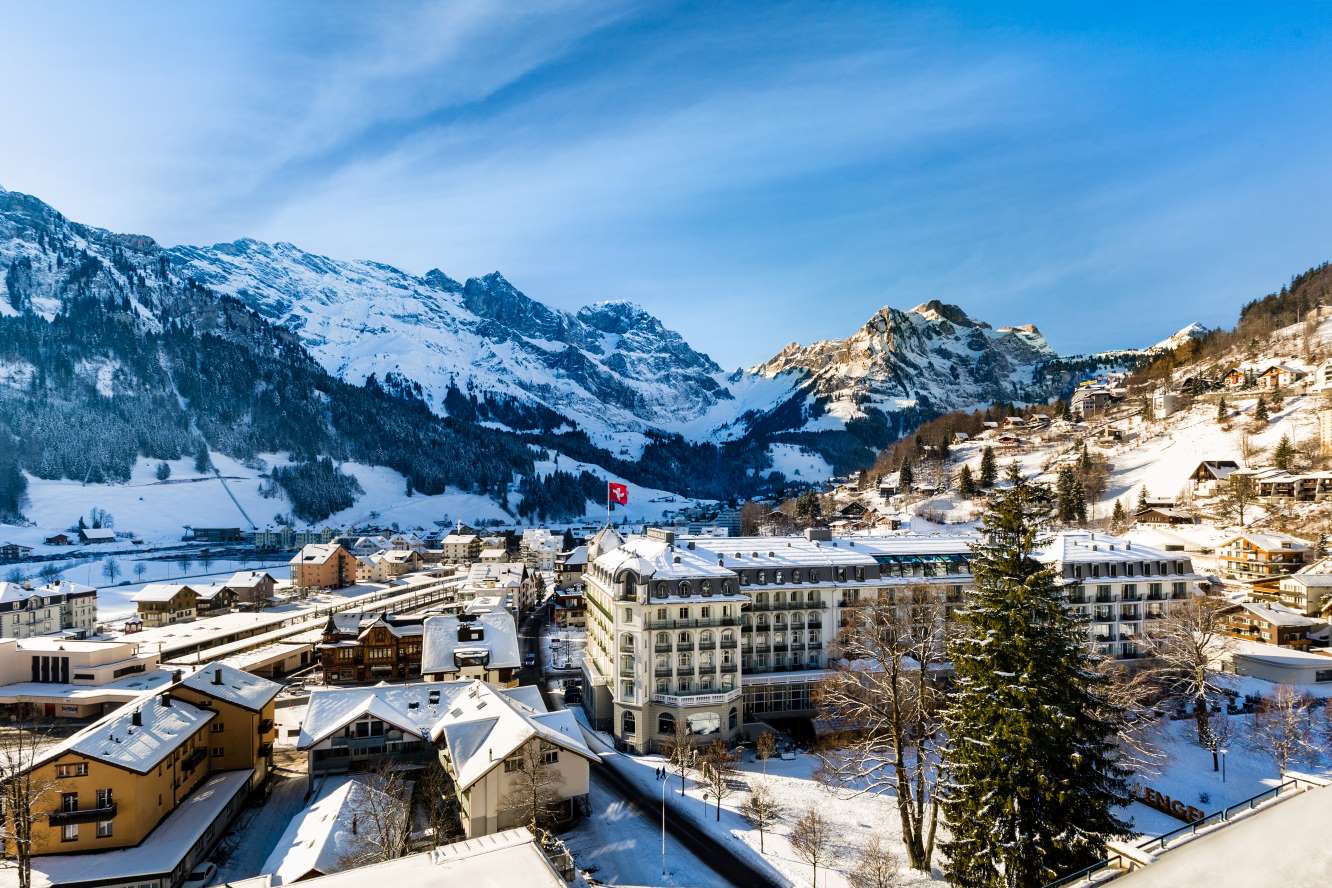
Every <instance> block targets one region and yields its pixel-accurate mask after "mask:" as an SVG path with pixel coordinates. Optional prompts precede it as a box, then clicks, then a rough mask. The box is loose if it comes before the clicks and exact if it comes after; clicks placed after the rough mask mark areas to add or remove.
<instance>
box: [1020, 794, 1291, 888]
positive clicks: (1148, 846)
mask: <svg viewBox="0 0 1332 888" xmlns="http://www.w3.org/2000/svg"><path fill="white" fill-rule="evenodd" d="M1299 785H1300V781H1298V780H1287V781H1286V782H1285V783H1282V784H1281V785H1280V786H1276V787H1273V788H1272V789H1269V790H1267V791H1266V792H1260V793H1258V795H1256V796H1253V797H1251V798H1247V799H1245V800H1244V801H1242V802H1236V803H1235V804H1233V805H1231V806H1230V807H1228V808H1222V809H1221V810H1220V811H1216V812H1214V813H1212V814H1208V815H1207V816H1206V817H1204V818H1202V819H1201V820H1195V821H1193V822H1192V823H1188V824H1185V825H1184V826H1181V827H1179V828H1178V829H1172V830H1171V831H1170V832H1168V833H1163V834H1161V835H1159V836H1153V837H1152V838H1150V839H1147V840H1146V841H1143V842H1139V843H1138V845H1137V847H1138V848H1140V849H1142V850H1144V851H1151V850H1153V849H1154V850H1155V851H1156V852H1160V851H1164V850H1165V848H1166V845H1167V844H1169V843H1170V841H1171V840H1172V839H1176V838H1179V837H1180V836H1182V835H1185V834H1186V833H1187V834H1188V835H1190V836H1192V835H1196V834H1197V832H1198V830H1199V829H1201V828H1203V827H1206V826H1210V825H1212V824H1214V823H1224V822H1228V821H1229V820H1230V819H1231V816H1232V815H1233V814H1234V813H1235V812H1243V811H1252V810H1253V809H1254V808H1256V807H1257V806H1258V805H1260V804H1262V803H1263V802H1265V801H1268V800H1269V799H1274V798H1276V797H1278V796H1279V795H1281V793H1282V792H1284V791H1286V790H1289V789H1294V790H1298V789H1299ZM1124 863H1125V860H1124V857H1123V855H1121V854H1111V855H1108V856H1107V857H1105V858H1104V859H1102V860H1098V861H1097V862H1096V863H1093V864H1092V865H1091V866H1087V867H1083V868H1082V869H1080V870H1078V871H1077V872H1073V873H1069V874H1068V875H1066V876H1060V877H1059V878H1058V879H1056V880H1054V881H1053V882H1049V883H1047V884H1046V885H1045V886H1044V888H1060V886H1062V885H1071V884H1073V883H1074V882H1078V881H1081V880H1083V879H1086V880H1087V881H1088V882H1090V881H1091V877H1092V876H1093V875H1095V874H1096V873H1098V872H1100V871H1101V870H1104V869H1108V868H1109V867H1122V866H1123V865H1124ZM1135 865H1137V864H1136V862H1135V861H1129V866H1130V868H1131V867H1133V866H1135Z"/></svg>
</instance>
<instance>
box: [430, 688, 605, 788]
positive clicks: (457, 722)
mask: <svg viewBox="0 0 1332 888" xmlns="http://www.w3.org/2000/svg"><path fill="white" fill-rule="evenodd" d="M471 685H472V686H471V687H470V688H468V689H467V691H466V692H464V693H463V694H461V695H460V696H458V697H455V698H454V706H453V708H451V709H450V710H449V712H448V715H447V717H446V718H444V719H443V720H441V721H440V722H439V723H438V724H436V725H435V726H434V728H433V730H432V731H431V737H432V738H433V739H435V740H436V741H438V740H440V739H441V738H442V739H443V740H444V745H445V747H446V748H447V750H448V754H449V759H450V761H451V762H452V764H453V773H454V782H455V783H456V784H457V785H458V787H459V788H460V789H467V788H468V787H470V786H471V785H472V784H474V783H476V781H478V780H480V779H481V778H482V777H484V776H485V775H486V774H487V773H489V772H490V770H491V769H492V768H494V767H496V766H498V765H499V764H500V763H501V762H502V761H504V759H506V758H508V757H509V756H510V755H512V754H513V753H514V752H515V751H517V750H518V749H519V748H520V747H521V746H523V745H524V744H525V743H527V741H528V740H531V739H532V738H533V737H538V736H539V737H541V738H542V739H543V740H545V741H546V742H548V743H552V744H554V745H556V746H560V747H562V748H564V749H568V750H570V751H571V752H575V753H577V754H578V755H581V756H583V757H584V758H587V759H589V760H595V759H596V756H595V755H594V754H593V752H592V751H591V750H590V749H588V748H587V744H586V743H584V742H583V735H582V731H581V730H580V729H579V727H578V721H577V719H575V718H574V715H573V713H572V712H570V711H568V710H567V709H561V710H558V711H556V712H547V711H546V710H545V707H544V706H543V707H541V708H539V709H538V708H536V707H535V706H532V705H530V704H531V702H534V701H531V700H530V697H529V700H528V702H523V701H521V700H518V699H516V698H514V697H513V696H512V695H509V694H506V693H503V692H501V691H498V690H496V689H494V688H492V687H490V686H489V685H487V684H485V683H484V682H479V681H476V682H472V683H471Z"/></svg>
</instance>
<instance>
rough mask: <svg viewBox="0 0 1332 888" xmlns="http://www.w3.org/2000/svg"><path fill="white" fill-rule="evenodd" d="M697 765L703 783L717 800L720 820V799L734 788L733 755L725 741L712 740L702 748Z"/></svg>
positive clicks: (733, 790)
mask: <svg viewBox="0 0 1332 888" xmlns="http://www.w3.org/2000/svg"><path fill="white" fill-rule="evenodd" d="M699 765H700V771H701V773H702V775H703V782H704V785H706V786H707V787H708V791H709V792H711V793H712V796H713V798H715V799H716V800H717V820H718V821H719V822H720V821H721V803H722V800H723V799H724V798H726V796H728V795H730V794H731V793H733V792H735V790H736V768H735V756H734V755H733V754H732V753H731V751H730V750H729V749H727V748H726V744H725V743H722V742H721V741H720V740H714V741H713V742H712V743H710V744H709V745H708V747H707V748H706V749H704V750H703V754H702V755H701V756H700V762H699Z"/></svg>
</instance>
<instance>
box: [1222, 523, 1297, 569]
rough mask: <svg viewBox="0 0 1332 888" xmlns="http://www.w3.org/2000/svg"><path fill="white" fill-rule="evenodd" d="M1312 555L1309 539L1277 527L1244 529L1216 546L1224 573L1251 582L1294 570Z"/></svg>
mask: <svg viewBox="0 0 1332 888" xmlns="http://www.w3.org/2000/svg"><path fill="white" fill-rule="evenodd" d="M1312 557H1313V547H1312V546H1310V545H1309V543H1307V542H1306V541H1304V540H1302V539H1300V538H1299V537H1293V536H1291V535H1290V534H1286V533H1277V532H1275V531H1270V532H1259V531H1245V532H1243V533H1240V534H1236V535H1235V536H1233V537H1231V538H1230V539H1228V540H1226V541H1225V542H1224V543H1222V544H1221V545H1220V546H1218V547H1217V563H1218V566H1219V569H1220V572H1221V575H1222V576H1225V577H1230V578H1232V579H1237V580H1248V581H1250V582H1252V581H1258V580H1266V579H1271V578H1274V577H1282V576H1285V575H1287V574H1292V573H1295V572H1296V571H1297V570H1299V569H1300V568H1301V567H1303V566H1304V565H1305V564H1307V563H1308V562H1309V561H1310V560H1311V559H1312Z"/></svg>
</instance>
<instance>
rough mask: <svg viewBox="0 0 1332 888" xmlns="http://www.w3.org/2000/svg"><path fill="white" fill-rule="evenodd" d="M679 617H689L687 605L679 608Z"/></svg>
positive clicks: (683, 618)
mask: <svg viewBox="0 0 1332 888" xmlns="http://www.w3.org/2000/svg"><path fill="white" fill-rule="evenodd" d="M680 619H682V620H687V619H689V608H687V607H682V608H680Z"/></svg>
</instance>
